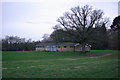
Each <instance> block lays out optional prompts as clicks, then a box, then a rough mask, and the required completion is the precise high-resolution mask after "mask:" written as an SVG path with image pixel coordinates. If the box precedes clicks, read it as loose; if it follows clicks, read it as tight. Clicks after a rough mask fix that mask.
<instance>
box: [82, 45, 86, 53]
mask: <svg viewBox="0 0 120 80" xmlns="http://www.w3.org/2000/svg"><path fill="white" fill-rule="evenodd" d="M82 53H85V43H83V44H82Z"/></svg>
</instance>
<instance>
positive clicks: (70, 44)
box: [60, 43, 79, 46]
mask: <svg viewBox="0 0 120 80" xmlns="http://www.w3.org/2000/svg"><path fill="white" fill-rule="evenodd" d="M77 45H79V43H62V44H60V46H77Z"/></svg>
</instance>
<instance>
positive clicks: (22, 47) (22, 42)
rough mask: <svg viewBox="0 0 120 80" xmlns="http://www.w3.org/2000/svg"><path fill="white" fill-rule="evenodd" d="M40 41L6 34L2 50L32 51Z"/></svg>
mask: <svg viewBox="0 0 120 80" xmlns="http://www.w3.org/2000/svg"><path fill="white" fill-rule="evenodd" d="M38 43H40V41H31V39H29V40H26V39H25V38H20V37H17V36H6V37H5V39H2V51H31V50H35V45H36V44H38Z"/></svg>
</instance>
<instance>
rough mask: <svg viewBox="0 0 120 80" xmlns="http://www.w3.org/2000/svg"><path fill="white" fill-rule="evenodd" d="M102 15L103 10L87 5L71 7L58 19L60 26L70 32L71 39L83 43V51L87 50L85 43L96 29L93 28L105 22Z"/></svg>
mask: <svg viewBox="0 0 120 80" xmlns="http://www.w3.org/2000/svg"><path fill="white" fill-rule="evenodd" d="M102 16H103V11H101V10H93V9H92V7H90V6H88V5H85V6H84V7H79V6H77V7H75V8H71V11H70V12H66V13H65V14H64V15H63V16H62V17H59V18H58V19H57V21H58V22H59V26H61V27H62V28H63V30H65V31H67V32H68V34H69V35H70V36H69V37H71V39H74V41H76V42H79V43H80V44H82V51H83V52H85V45H86V43H87V42H88V40H89V38H90V34H91V33H92V32H93V30H94V29H93V28H95V27H97V26H96V25H98V24H101V23H104V22H103V18H102ZM104 24H106V23H104Z"/></svg>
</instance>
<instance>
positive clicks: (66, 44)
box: [36, 43, 79, 47]
mask: <svg viewBox="0 0 120 80" xmlns="http://www.w3.org/2000/svg"><path fill="white" fill-rule="evenodd" d="M53 45H54V46H77V45H79V43H39V44H37V45H36V47H37V46H53Z"/></svg>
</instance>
